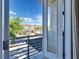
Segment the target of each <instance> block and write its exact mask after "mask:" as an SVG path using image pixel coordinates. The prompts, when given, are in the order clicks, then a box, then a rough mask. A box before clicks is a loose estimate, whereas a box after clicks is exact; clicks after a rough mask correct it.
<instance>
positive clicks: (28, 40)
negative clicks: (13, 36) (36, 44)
mask: <svg viewBox="0 0 79 59" xmlns="http://www.w3.org/2000/svg"><path fill="white" fill-rule="evenodd" d="M27 42H28V43H27V44H28V54H27V57H28V59H30V58H29V36H28V41H27Z"/></svg>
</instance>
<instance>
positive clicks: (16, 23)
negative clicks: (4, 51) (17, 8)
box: [10, 17, 23, 41]
mask: <svg viewBox="0 0 79 59" xmlns="http://www.w3.org/2000/svg"><path fill="white" fill-rule="evenodd" d="M22 21H23V20H22V19H21V18H19V17H17V18H13V17H10V37H11V41H14V39H13V37H16V34H21V31H22V29H23V27H22V25H21V23H22Z"/></svg>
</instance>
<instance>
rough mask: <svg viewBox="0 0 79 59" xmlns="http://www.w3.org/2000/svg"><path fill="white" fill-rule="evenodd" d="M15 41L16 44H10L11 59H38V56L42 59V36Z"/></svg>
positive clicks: (16, 39) (25, 37)
mask: <svg viewBox="0 0 79 59" xmlns="http://www.w3.org/2000/svg"><path fill="white" fill-rule="evenodd" d="M13 39H14V43H11V42H10V43H9V59H35V58H36V59H37V56H36V55H39V57H41V58H42V55H41V54H42V35H33V36H24V37H16V38H13ZM35 56H36V57H35Z"/></svg>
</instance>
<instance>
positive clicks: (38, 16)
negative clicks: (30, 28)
mask: <svg viewBox="0 0 79 59" xmlns="http://www.w3.org/2000/svg"><path fill="white" fill-rule="evenodd" d="M36 18H37V22H38V23H42V20H43V19H42V15H41V14H39V15H37V16H36Z"/></svg>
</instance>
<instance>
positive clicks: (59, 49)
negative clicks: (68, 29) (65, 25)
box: [43, 0, 63, 59]
mask: <svg viewBox="0 0 79 59" xmlns="http://www.w3.org/2000/svg"><path fill="white" fill-rule="evenodd" d="M57 6H58V7H57V8H58V11H57V12H58V13H57V14H58V16H57V18H58V33H57V34H58V35H57V36H58V37H57V54H56V55H54V54H52V53H50V52H48V54H47V53H46V51H47V46H46V45H47V44H46V42H47V38H48V37H47V34H48V33H47V31H48V30H47V29H48V24H47V23H48V0H44V14H43V15H44V16H43V26H44V27H43V28H44V38H43V39H44V41H43V44H44V45H43V49H44V56H46V57H47V56H50V58H52V59H63V40H62V12H63V10H61V7H60V6H62V4H61V0H58V1H57ZM53 56H54V57H53Z"/></svg>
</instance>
